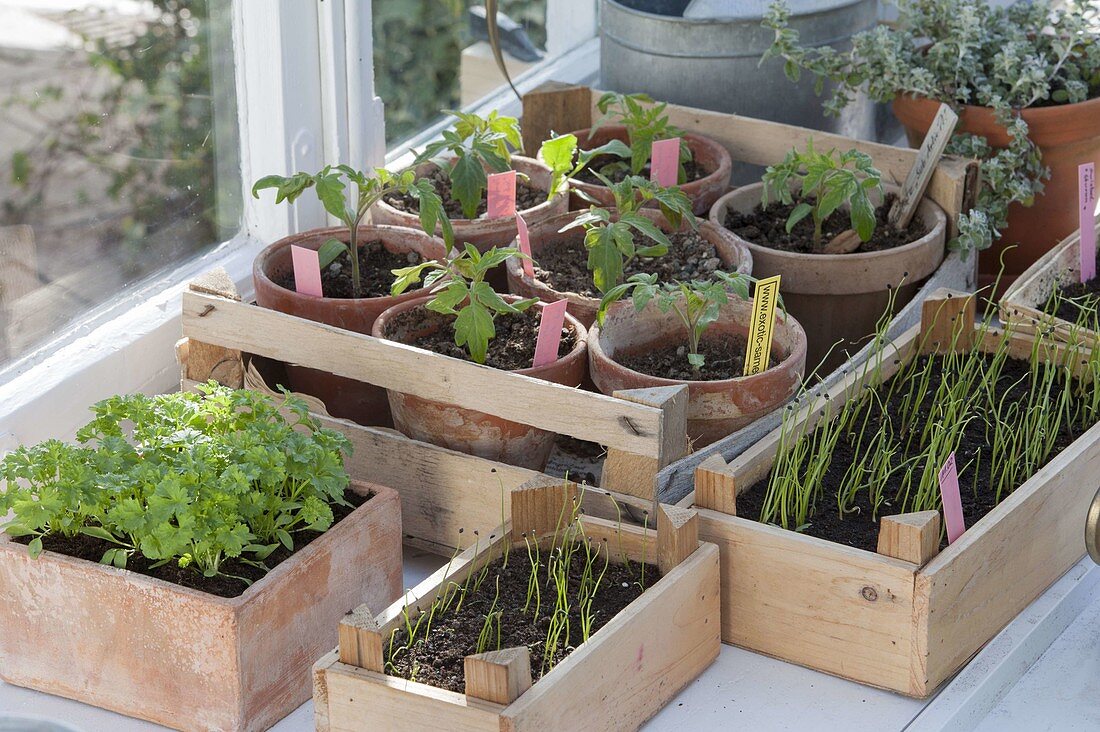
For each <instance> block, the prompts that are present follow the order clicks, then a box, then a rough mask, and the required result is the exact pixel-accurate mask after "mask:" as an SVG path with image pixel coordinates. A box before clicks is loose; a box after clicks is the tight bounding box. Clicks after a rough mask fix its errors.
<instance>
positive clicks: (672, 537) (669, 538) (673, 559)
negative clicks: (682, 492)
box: [657, 505, 699, 575]
mask: <svg viewBox="0 0 1100 732" xmlns="http://www.w3.org/2000/svg"><path fill="white" fill-rule="evenodd" d="M698 547H699V515H698V513H697V512H695V511H693V510H691V509H689V508H677V507H676V506H665V505H662V506H659V507H658V508H657V568H658V569H660V570H661V574H662V575H665V574H668V573H669V572H671V571H672V570H673V568H674V567H676V566H677V565H678V564H680V562H682V561H684V560H685V559H687V558H688V557H689V556H691V555H692V553H693V552H694V551H695V550H696V549H697V548H698Z"/></svg>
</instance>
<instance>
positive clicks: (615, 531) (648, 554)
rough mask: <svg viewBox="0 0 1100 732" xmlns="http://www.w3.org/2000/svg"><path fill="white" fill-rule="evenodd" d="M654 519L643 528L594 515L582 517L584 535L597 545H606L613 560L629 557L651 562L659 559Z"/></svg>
mask: <svg viewBox="0 0 1100 732" xmlns="http://www.w3.org/2000/svg"><path fill="white" fill-rule="evenodd" d="M653 521H654V520H653V519H651V521H650V524H649V528H643V527H641V526H633V525H631V524H624V523H621V522H618V521H609V520H607V519H601V518H595V517H594V516H587V515H586V516H581V518H580V522H581V527H582V528H583V529H584V535H585V536H586V537H587V538H588V539H589V540H590V541H592V543H593V544H595V545H600V544H604V545H606V546H607V548H608V549H609V550H610V551H611V561H621V560H622V559H629V560H630V561H632V562H647V563H649V564H653V563H654V562H655V561H656V560H657V531H656V527H655V526H654V523H653Z"/></svg>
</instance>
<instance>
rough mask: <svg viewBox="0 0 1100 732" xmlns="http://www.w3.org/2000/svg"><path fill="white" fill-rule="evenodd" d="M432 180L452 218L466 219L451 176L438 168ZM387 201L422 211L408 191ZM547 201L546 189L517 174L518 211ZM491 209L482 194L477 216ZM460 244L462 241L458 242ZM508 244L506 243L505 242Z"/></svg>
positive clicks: (415, 212)
mask: <svg viewBox="0 0 1100 732" xmlns="http://www.w3.org/2000/svg"><path fill="white" fill-rule="evenodd" d="M426 177H427V178H428V180H430V181H431V183H432V186H433V187H434V188H435V192H436V193H438V194H439V197H440V198H442V199H443V207H444V208H445V209H446V210H447V216H448V218H450V219H464V218H465V214H464V213H463V212H462V204H461V203H459V202H458V199H456V198H455V197H454V195H453V194H452V193H451V178H450V176H448V175H447V174H446V173H444V172H443V171H442V170H440V169H438V168H436V169H434V170H432V171H431V172H430V173H428V175H427V176H426ZM385 201H386V203H388V204H389V205H391V206H393V207H394V208H396V209H397V210H398V211H406V212H408V213H411V214H419V213H420V202H419V201H417V200H416V199H415V198H413V197H412V196H410V195H408V194H406V193H390V194H389V195H387V196H386V197H385ZM545 202H546V191H544V190H542V189H541V188H537V187H536V186H533V185H531V184H530V183H528V182H527V181H526V180H524V179H523V178H522V177H520V176H516V211H520V212H523V211H527V210H528V209H532V208H534V207H535V206H538V205H539V204H542V203H545ZM488 210H489V200H488V198H487V193H483V194H482V196H481V202H480V203H479V204H478V205H477V217H481V216H484V215H485V212H486V211H488ZM456 244H458V245H459V246H461V245H462V242H456ZM505 245H506V243H505Z"/></svg>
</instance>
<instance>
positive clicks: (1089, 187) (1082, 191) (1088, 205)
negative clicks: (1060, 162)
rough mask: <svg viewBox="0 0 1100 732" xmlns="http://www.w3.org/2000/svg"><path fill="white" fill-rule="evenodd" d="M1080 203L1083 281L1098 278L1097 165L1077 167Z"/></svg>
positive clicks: (1086, 164) (1089, 164)
mask: <svg viewBox="0 0 1100 732" xmlns="http://www.w3.org/2000/svg"><path fill="white" fill-rule="evenodd" d="M1077 182H1078V186H1077V189H1078V202H1079V203H1080V206H1081V210H1080V213H1081V218H1080V222H1081V243H1080V245H1079V249H1080V250H1081V281H1082V282H1088V281H1089V280H1091V279H1093V278H1094V277H1096V165H1095V164H1093V163H1085V164H1084V165H1078V166H1077Z"/></svg>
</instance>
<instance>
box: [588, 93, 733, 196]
mask: <svg viewBox="0 0 1100 732" xmlns="http://www.w3.org/2000/svg"><path fill="white" fill-rule="evenodd" d="M597 108H598V109H599V110H600V112H601V113H602V114H603V115H604V116H603V117H602V118H601V119H599V120H597V122H596V123H595V124H594V125H592V127H590V128H588V129H584V130H577V131H575V132H573V133H572V134H573V135H574V136H575V137H576V138H577V140H578V144H579V145H580V147H581V148H582V149H583V150H594V149H597V148H598V150H596V151H597V152H598V153H599V154H598V155H597V156H595V157H594V158H592V159H591V160H589V161H588V164H587V166H585V167H584V168H583V169H581V170H579V171H578V172H577V173H576V174H575V175H574V176H573V177H572V178H570V179H569V185H570V187H571V188H572V189H573V191H574V192H575V193H583V194H584V196H583V197H580V196H578V197H577V198H575V200H574V205H575V206H580V207H583V206H584V205H585V204H586V203H588V202H593V201H594V202H596V203H598V204H600V205H601V206H605V207H606V206H612V205H614V194H613V193H612V192H611V191H609V190H608V189H607V181H605V180H602V179H601V177H600V176H602V177H603V178H607V179H609V180H611V181H613V182H618V181H621V180H622V179H623V178H625V177H627V176H631V175H644V176H646V177H648V176H649V164H650V156H651V152H652V147H653V143H654V141H656V140H667V139H671V138H673V137H679V138H680V171H679V176H678V185H679V186H680V188H681V189H683V191H684V193H685V194H686V195H687V197H688V198H689V199H690V200H691V207H692V210H693V211H694V212H695V213H696V214H697V215H700V216H705V215H706V213H707V211H709V210H710V207H711V206H712V205H714V202H715V201H716V200H718V197H719V196H721V195H722V194H723V193H725V192H726V191H727V190H729V184H730V173H731V172H732V170H733V162H732V160H731V159H730V154H729V152H728V151H727V150H726V148H724V147H722V146H721V145H719V144H718V143H717V142H715V141H714V140H711V139H710V138H708V137H703V136H702V135H695V134H691V133H687V132H684V131H683V130H681V129H680V128H678V127H676V126H675V125H673V124H671V123H670V122H669V118H668V114H666V112H665V110H666V109H667V108H668V105H667V104H666V103H663V102H662V103H660V104H654V103H653V100H652V99H650V98H649V96H647V95H645V94H620V93H618V92H608V93H607V94H605V95H603V96H602V97H600V99H599V101H598V102H597ZM597 174H599V175H597Z"/></svg>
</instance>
